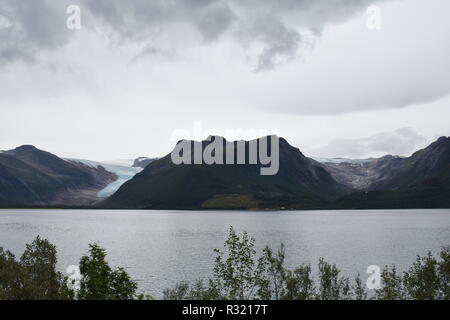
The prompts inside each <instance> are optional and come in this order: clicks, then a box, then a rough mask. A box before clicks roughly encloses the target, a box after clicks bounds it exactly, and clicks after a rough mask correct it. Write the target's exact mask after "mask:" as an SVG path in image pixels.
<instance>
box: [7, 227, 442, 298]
mask: <svg viewBox="0 0 450 320" xmlns="http://www.w3.org/2000/svg"><path fill="white" fill-rule="evenodd" d="M214 251H215V253H216V259H215V264H214V272H213V276H212V278H210V279H207V280H202V279H200V280H198V281H196V282H195V283H193V284H190V283H188V282H181V283H178V284H177V285H176V286H175V287H174V288H171V289H166V290H164V292H163V298H164V299H173V300H183V299H192V300H216V299H224V300H228V299H237V300H247V299H248V300H251V299H274V300H344V299H354V300H363V299H367V298H368V292H367V290H366V286H365V283H363V281H362V280H361V278H360V276H359V274H358V275H357V277H356V278H355V279H353V280H350V279H349V278H348V277H344V276H342V275H341V272H340V270H339V269H338V268H337V267H336V265H334V264H330V263H328V262H326V261H324V260H323V259H320V260H319V263H318V266H317V270H318V271H317V273H315V274H313V272H312V267H311V265H309V264H302V265H300V266H298V267H297V268H295V269H293V270H290V269H287V268H286V267H285V249H284V246H283V244H281V246H280V248H279V249H278V250H277V251H276V252H274V251H273V250H272V249H271V248H270V247H265V248H264V250H262V252H261V253H260V254H259V255H257V252H256V250H255V240H254V239H253V238H251V237H250V236H249V235H248V234H247V233H246V232H244V233H243V234H242V235H241V236H240V235H238V234H237V233H236V232H235V231H234V229H233V228H230V231H229V236H228V239H227V240H226V241H225V244H224V250H219V249H216V250H214ZM56 262H57V258H56V248H55V246H54V245H52V244H50V243H49V242H48V241H47V240H43V239H40V238H39V237H37V238H36V239H35V240H34V241H33V242H32V243H31V244H28V245H27V246H26V250H25V252H24V253H23V255H22V256H21V257H20V259H16V257H15V256H14V255H13V254H12V253H11V252H9V251H5V250H4V249H3V248H1V247H0V299H79V300H85V299H86V300H131V299H144V298H147V299H148V298H151V297H149V296H143V295H139V294H137V283H136V282H135V281H133V280H132V279H131V278H130V276H129V275H128V274H127V272H126V271H125V270H124V269H123V268H116V269H112V268H111V267H110V266H109V264H108V262H107V261H106V251H105V249H103V248H101V247H100V246H98V245H97V244H91V245H89V251H88V253H87V255H85V256H83V257H82V258H81V259H80V263H79V268H80V273H81V279H80V282H79V288H78V290H72V289H71V288H72V286H71V284H73V283H71V282H70V281H69V279H68V278H67V277H66V276H64V275H63V274H62V273H60V272H58V271H56ZM381 281H382V286H381V288H380V289H378V290H376V291H375V294H374V295H371V298H373V299H382V300H401V299H419V300H426V299H433V300H449V297H450V288H449V283H450V248H449V247H448V246H447V247H444V248H442V250H441V252H440V255H439V257H438V258H435V257H434V256H433V255H432V254H431V253H428V255H427V256H425V257H420V256H418V257H417V260H416V262H415V263H414V264H413V265H412V266H411V268H410V269H409V270H408V271H407V272H404V273H402V274H400V273H398V271H397V269H396V268H395V266H392V267H385V268H384V270H383V271H382V273H381Z"/></svg>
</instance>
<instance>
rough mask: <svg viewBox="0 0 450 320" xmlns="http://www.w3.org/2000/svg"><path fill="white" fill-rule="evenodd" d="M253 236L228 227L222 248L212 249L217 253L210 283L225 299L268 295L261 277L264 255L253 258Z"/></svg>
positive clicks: (265, 282) (245, 298)
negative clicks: (238, 233) (240, 233)
mask: <svg viewBox="0 0 450 320" xmlns="http://www.w3.org/2000/svg"><path fill="white" fill-rule="evenodd" d="M254 247H255V239H253V238H251V237H249V235H248V234H247V232H245V231H244V232H243V235H242V237H240V236H239V235H237V234H236V232H235V231H234V229H233V227H230V231H229V234H228V239H227V240H226V241H225V243H224V251H221V250H219V249H214V252H215V253H216V254H217V256H216V260H215V265H214V278H213V280H212V281H211V284H210V286H213V287H215V288H216V290H217V291H219V292H220V294H221V295H222V298H224V299H233V300H234V299H236V300H247V299H255V298H256V299H259V298H263V299H264V298H267V287H268V283H267V279H266V278H264V274H265V271H266V269H265V268H266V263H265V260H264V257H261V258H260V259H256V250H255V248H254Z"/></svg>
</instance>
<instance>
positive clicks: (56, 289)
mask: <svg viewBox="0 0 450 320" xmlns="http://www.w3.org/2000/svg"><path fill="white" fill-rule="evenodd" d="M56 262H57V258H56V247H55V246H54V245H52V244H50V242H49V241H48V240H46V239H41V238H40V237H37V238H36V239H35V240H34V241H33V242H32V243H31V244H27V245H26V249H25V252H24V253H23V254H22V256H21V258H20V260H19V261H16V259H15V256H14V255H13V254H12V253H11V252H9V251H4V250H3V248H0V297H1V298H2V299H28V300H36V299H39V300H56V299H71V298H73V292H72V291H71V290H70V289H68V288H67V286H66V280H67V278H66V277H64V276H63V275H62V274H61V273H60V272H57V271H56Z"/></svg>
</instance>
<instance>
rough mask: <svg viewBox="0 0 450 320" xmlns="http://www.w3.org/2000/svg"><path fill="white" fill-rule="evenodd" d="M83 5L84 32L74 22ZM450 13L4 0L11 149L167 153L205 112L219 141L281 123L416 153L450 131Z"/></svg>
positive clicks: (7, 144) (339, 140) (235, 1)
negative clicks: (223, 135)
mask: <svg viewBox="0 0 450 320" xmlns="http://www.w3.org/2000/svg"><path fill="white" fill-rule="evenodd" d="M72 4H75V5H78V6H79V7H80V9H81V29H80V30H69V29H68V28H67V27H66V20H67V18H68V17H69V15H68V14H67V13H66V8H67V7H68V6H69V5H72ZM370 5H376V6H378V7H379V8H380V10H381V11H380V13H381V25H380V27H381V28H380V29H379V30H373V29H369V28H368V27H367V20H368V18H369V15H368V14H367V8H368V7H369V6H370ZM449 12H450V2H449V1H448V0H430V1H423V0H385V1H365V0H333V1H332V0H247V1H242V0H154V1H152V0H130V1H122V0H72V1H70V0H35V1H26V0H0V149H11V148H14V147H16V146H18V145H22V144H33V145H35V146H37V147H38V148H41V149H44V150H48V151H50V152H53V153H55V154H57V155H60V156H64V157H77V158H87V159H93V160H109V159H124V158H134V157H137V156H161V155H165V154H167V153H168V152H170V151H171V150H172V148H173V146H174V143H175V141H173V133H174V132H179V131H180V130H187V131H188V132H192V131H193V128H194V123H195V122H196V121H201V123H202V126H203V128H204V130H205V137H204V138H206V135H207V129H211V130H222V132H224V131H225V130H233V129H234V130H239V129H240V130H248V129H255V130H257V131H258V130H277V131H278V132H279V134H280V135H281V136H283V137H285V138H286V139H287V140H288V141H289V142H290V143H291V144H293V145H295V146H297V147H299V148H300V149H301V150H302V151H303V152H304V153H305V154H306V155H309V156H320V157H335V156H336V157H356V158H364V157H369V156H380V155H384V154H388V153H390V154H400V155H409V154H410V153H412V152H413V151H415V150H416V149H418V148H421V147H424V146H426V145H427V144H428V143H430V142H431V141H433V140H434V139H436V138H437V137H438V136H441V135H447V136H448V135H450V125H449V120H448V119H450V96H449V93H450V59H449V57H450V41H449V39H450V19H449V18H448V17H449ZM242 137H243V138H246V137H244V136H242Z"/></svg>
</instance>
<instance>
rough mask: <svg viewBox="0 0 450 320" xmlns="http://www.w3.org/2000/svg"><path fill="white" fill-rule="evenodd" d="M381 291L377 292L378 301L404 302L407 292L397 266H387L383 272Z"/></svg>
mask: <svg viewBox="0 0 450 320" xmlns="http://www.w3.org/2000/svg"><path fill="white" fill-rule="evenodd" d="M381 285H382V287H381V288H380V289H377V290H376V291H375V297H376V299H378V300H404V299H405V290H404V286H403V277H402V275H400V274H398V272H397V268H396V267H395V266H392V267H390V268H389V267H388V266H386V267H385V268H384V269H383V271H382V272H381Z"/></svg>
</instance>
